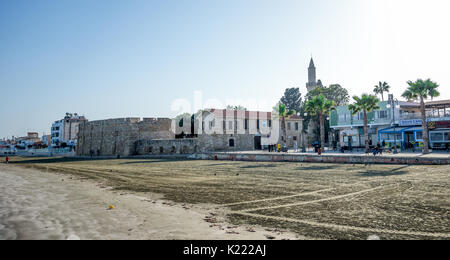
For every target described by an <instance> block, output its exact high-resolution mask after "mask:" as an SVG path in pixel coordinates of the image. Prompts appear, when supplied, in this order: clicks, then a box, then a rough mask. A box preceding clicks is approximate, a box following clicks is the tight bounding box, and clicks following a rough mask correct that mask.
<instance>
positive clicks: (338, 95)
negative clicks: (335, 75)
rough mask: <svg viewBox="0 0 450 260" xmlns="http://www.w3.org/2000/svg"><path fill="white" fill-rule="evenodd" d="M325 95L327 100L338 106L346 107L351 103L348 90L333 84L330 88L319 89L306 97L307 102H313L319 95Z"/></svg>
mask: <svg viewBox="0 0 450 260" xmlns="http://www.w3.org/2000/svg"><path fill="white" fill-rule="evenodd" d="M321 94H322V95H324V96H325V98H326V99H327V100H332V101H334V103H335V105H336V106H346V105H348V102H349V101H350V95H349V94H348V90H347V89H345V88H343V87H342V86H341V85H339V84H332V85H330V86H329V87H317V88H315V89H314V90H312V91H310V92H309V93H308V94H307V95H306V99H307V100H311V99H312V98H313V97H315V96H318V95H321Z"/></svg>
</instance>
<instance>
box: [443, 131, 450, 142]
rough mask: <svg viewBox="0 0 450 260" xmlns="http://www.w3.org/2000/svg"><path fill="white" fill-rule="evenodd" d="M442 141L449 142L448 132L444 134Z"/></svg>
mask: <svg viewBox="0 0 450 260" xmlns="http://www.w3.org/2000/svg"><path fill="white" fill-rule="evenodd" d="M444 141H450V133H449V132H447V133H445V134H444Z"/></svg>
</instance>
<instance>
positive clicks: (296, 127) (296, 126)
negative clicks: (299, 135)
mask: <svg viewBox="0 0 450 260" xmlns="http://www.w3.org/2000/svg"><path fill="white" fill-rule="evenodd" d="M295 131H298V123H295Z"/></svg>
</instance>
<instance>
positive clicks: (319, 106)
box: [305, 94, 336, 148]
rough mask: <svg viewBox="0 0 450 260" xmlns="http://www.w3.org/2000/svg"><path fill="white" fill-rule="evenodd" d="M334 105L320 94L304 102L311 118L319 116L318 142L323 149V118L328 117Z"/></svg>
mask: <svg viewBox="0 0 450 260" xmlns="http://www.w3.org/2000/svg"><path fill="white" fill-rule="evenodd" d="M335 107H336V104H335V102H334V101H333V100H328V99H327V98H326V97H325V96H324V95H322V94H320V95H318V96H315V97H313V98H312V99H311V100H309V101H308V102H306V105H305V110H306V112H308V113H310V114H311V115H312V116H319V122H320V142H321V147H322V148H324V147H325V117H326V116H328V115H330V112H331V111H332V110H334V109H335Z"/></svg>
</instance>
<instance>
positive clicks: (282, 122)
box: [281, 116, 287, 144]
mask: <svg viewBox="0 0 450 260" xmlns="http://www.w3.org/2000/svg"><path fill="white" fill-rule="evenodd" d="M281 131H282V132H283V140H282V141H283V143H284V144H286V141H287V140H286V139H287V138H286V137H287V132H286V119H285V117H284V116H282V117H281Z"/></svg>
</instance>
